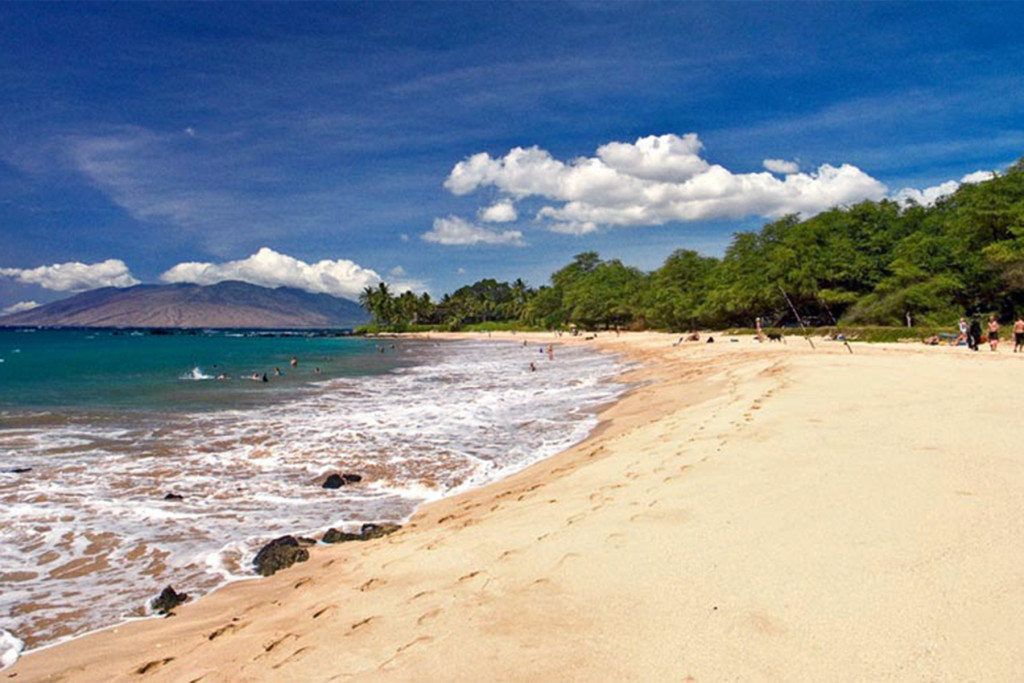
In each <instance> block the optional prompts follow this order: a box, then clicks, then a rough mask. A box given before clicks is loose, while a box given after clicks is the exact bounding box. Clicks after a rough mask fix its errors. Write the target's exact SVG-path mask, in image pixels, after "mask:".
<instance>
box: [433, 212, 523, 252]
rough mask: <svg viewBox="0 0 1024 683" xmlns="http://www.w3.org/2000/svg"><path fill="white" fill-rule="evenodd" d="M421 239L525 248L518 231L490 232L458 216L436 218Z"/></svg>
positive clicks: (440, 242)
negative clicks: (431, 227)
mask: <svg viewBox="0 0 1024 683" xmlns="http://www.w3.org/2000/svg"><path fill="white" fill-rule="evenodd" d="M420 237H421V238H422V239H423V240H424V241H426V242H434V243H435V244H444V245H447V246H451V245H470V244H501V245H511V246H515V247H525V246H526V242H524V241H523V233H521V232H520V231H518V230H503V231H501V232H499V231H497V230H489V229H487V228H484V227H481V226H479V225H474V224H473V223H470V222H469V221H466V220H463V219H462V218H459V217H458V216H448V217H447V218H435V219H434V227H433V229H431V230H430V231H429V232H425V233H423V234H422V235H420Z"/></svg>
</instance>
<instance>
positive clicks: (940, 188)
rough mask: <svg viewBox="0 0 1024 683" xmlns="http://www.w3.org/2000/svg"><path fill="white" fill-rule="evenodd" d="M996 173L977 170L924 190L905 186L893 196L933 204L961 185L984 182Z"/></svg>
mask: <svg viewBox="0 0 1024 683" xmlns="http://www.w3.org/2000/svg"><path fill="white" fill-rule="evenodd" d="M995 177H996V174H995V173H994V172H993V171H975V172H974V173H968V174H967V175H965V176H964V177H963V178H961V179H960V181H959V182H957V181H956V180H947V181H946V182H944V183H940V184H938V185H933V186H931V187H926V188H924V189H923V190H919V189H916V188H913V187H905V188H903V189H902V190H900V191H899V192H896V193H895V194H894V195H893V198H894V199H895V200H896V201H898V202H901V203H903V204H908V203H911V202H913V203H915V204H920V205H921V206H931V205H932V204H934V203H935V202H936V201H938V200H939V199H941V198H943V197H946V196H948V195H951V194H953V193H954V192H956V191H957V189H958V188H959V187H960V186H961V185H972V184H975V183H983V182H985V181H986V180H992V178H995Z"/></svg>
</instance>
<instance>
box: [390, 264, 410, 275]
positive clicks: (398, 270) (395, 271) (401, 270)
mask: <svg viewBox="0 0 1024 683" xmlns="http://www.w3.org/2000/svg"><path fill="white" fill-rule="evenodd" d="M405 274H406V273H405V268H403V267H402V266H395V267H394V268H392V269H391V270H389V271H388V275H391V276H393V277H402V276H403V275H405Z"/></svg>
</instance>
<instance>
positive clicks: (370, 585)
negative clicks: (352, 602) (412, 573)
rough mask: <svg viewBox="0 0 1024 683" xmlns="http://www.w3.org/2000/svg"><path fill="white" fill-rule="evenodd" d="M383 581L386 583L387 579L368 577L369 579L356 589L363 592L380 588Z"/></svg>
mask: <svg viewBox="0 0 1024 683" xmlns="http://www.w3.org/2000/svg"><path fill="white" fill-rule="evenodd" d="M385 583H387V581H385V580H384V579H370V580H369V581H367V582H365V583H363V584H362V585H361V586H359V589H358V590H359V592H360V593H365V592H366V591H368V590H372V589H374V588H380V587H381V586H383V585H384V584H385Z"/></svg>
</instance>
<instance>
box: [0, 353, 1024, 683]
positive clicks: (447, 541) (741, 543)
mask: <svg viewBox="0 0 1024 683" xmlns="http://www.w3.org/2000/svg"><path fill="white" fill-rule="evenodd" d="M433 336H435V337H437V336H438V335H433ZM474 337H475V338H480V335H474ZM493 337H494V339H499V338H506V339H507V338H511V335H500V334H494V335H493ZM715 338H716V343H714V344H704V343H690V344H681V345H678V346H673V342H674V341H675V339H676V336H675V335H666V334H655V333H628V334H623V335H621V336H615V335H614V334H605V333H602V334H600V335H599V337H598V338H597V339H596V340H590V341H585V340H584V338H583V337H575V338H573V337H568V336H564V337H562V338H560V339H558V340H557V341H559V342H561V343H565V344H587V345H591V346H594V347H595V348H600V349H602V350H605V351H610V352H616V353H623V354H626V355H627V356H629V357H631V358H632V359H634V360H636V361H639V362H640V363H641V364H642V365H641V366H640V367H639V368H638V369H637V370H635V371H634V372H632V373H631V374H630V375H629V376H627V377H626V379H627V380H628V381H631V382H638V383H640V384H638V386H637V387H636V388H635V389H634V390H633V391H631V392H629V393H628V394H627V395H626V396H625V397H623V398H622V399H621V400H620V401H619V402H617V403H616V404H614V405H612V406H609V407H608V408H607V410H606V411H605V412H604V413H603V416H602V417H603V420H604V421H603V423H602V425H601V426H600V427H599V428H598V429H597V430H595V432H594V434H592V435H591V438H589V439H588V440H587V441H585V442H583V443H581V444H579V445H577V446H576V447H574V448H572V449H570V450H568V451H566V452H564V453H562V454H560V455H558V456H555V457H554V458H551V459H549V460H546V461H544V462H541V463H539V464H537V465H534V466H532V467H530V468H529V469H527V470H525V471H523V472H521V473H519V474H516V475H514V476H512V477H510V478H508V479H505V480H503V481H500V482H497V483H495V484H491V485H489V486H487V487H485V488H481V489H477V490H474V491H470V492H468V493H465V494H462V495H459V496H457V497H453V498H450V499H446V500H443V501H440V502H437V503H434V504H431V505H429V506H427V507H425V508H424V509H423V510H422V511H421V512H420V513H418V514H417V515H416V516H415V517H414V518H413V520H412V521H411V522H410V523H409V524H408V525H407V526H406V527H404V528H403V529H402V530H400V531H399V532H397V533H395V534H393V535H391V536H388V537H386V538H383V539H379V540H375V541H370V542H366V543H346V544H341V545H335V546H323V547H320V546H318V547H316V548H314V549H313V553H312V557H311V559H310V560H309V561H308V562H305V563H303V564H299V565H296V566H294V567H292V568H291V569H288V570H285V571H282V572H280V573H278V574H277V575H275V576H273V577H271V578H269V579H266V580H260V581H251V582H243V583H237V584H232V585H230V586H228V587H227V588H225V589H223V590H221V591H219V592H217V593H215V594H213V595H211V596H208V597H206V598H204V599H202V600H199V601H197V602H194V603H189V604H186V605H184V606H182V607H180V608H178V609H177V610H176V615H175V616H173V617H171V618H167V619H150V620H145V621H138V622H134V623H130V624H127V625H122V626H120V627H118V628H113V629H108V630H105V631H102V632H99V633H96V634H93V635H90V636H86V637H83V638H79V639H76V640H74V641H71V642H68V643H65V644H63V645H59V646H56V647H53V648H50V649H46V650H42V651H39V652H36V653H31V654H28V655H26V656H24V657H23V658H22V659H21V660H20V661H19V662H17V663H16V664H15V665H14V666H13V667H12V668H10V669H7V670H5V671H3V672H2V674H0V676H2V677H3V678H4V680H10V681H19V682H21V681H76V682H77V681H116V680H137V681H181V682H186V681H203V682H213V681H343V680H359V681H364V680H365V681H372V680H381V681H701V682H704V681H708V682H711V681H727V680H728V681H731V680H742V681H816V682H820V681H951V682H952V681H957V682H959V681H970V680H975V681H1015V680H1024V650H1022V649H1021V647H1020V641H1021V638H1022V636H1024V612H1022V611H1021V609H1020V605H1021V604H1024V561H1022V560H1024V550H1021V548H1020V543H1019V539H1020V538H1021V536H1022V531H1024V504H1022V503H1024V453H1020V452H1018V449H1017V443H1016V442H1017V440H1018V433H1019V429H1018V419H1019V415H1018V413H1019V408H1018V406H1017V399H1016V394H1017V392H1018V391H1019V390H1020V388H1021V386H1022V384H1024V357H1019V356H1017V355H1014V354H1012V353H1010V350H1009V349H1004V350H1001V351H1000V352H999V353H989V352H988V351H987V350H983V351H982V352H980V353H970V352H968V351H967V350H965V349H963V348H950V347H945V346H943V347H926V346H924V345H900V344H879V345H866V344H854V345H852V348H853V353H852V354H851V353H849V352H848V350H847V348H846V347H845V346H844V345H842V344H839V343H835V342H826V341H822V340H819V341H817V342H816V348H813V349H812V348H811V346H810V344H809V343H808V342H807V341H806V340H803V339H799V338H789V339H787V343H764V344H758V343H756V342H754V341H753V340H752V339H751V338H750V337H742V338H739V340H738V341H736V342H730V341H729V338H728V337H727V336H721V335H719V334H717V333H715ZM515 339H518V340H522V339H531V340H533V341H543V342H545V343H547V342H549V341H556V340H555V339H554V338H553V337H552V336H551V335H540V334H537V335H523V334H519V335H516V336H515ZM544 362H548V361H544ZM554 362H558V360H557V351H556V359H555V361H554Z"/></svg>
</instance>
